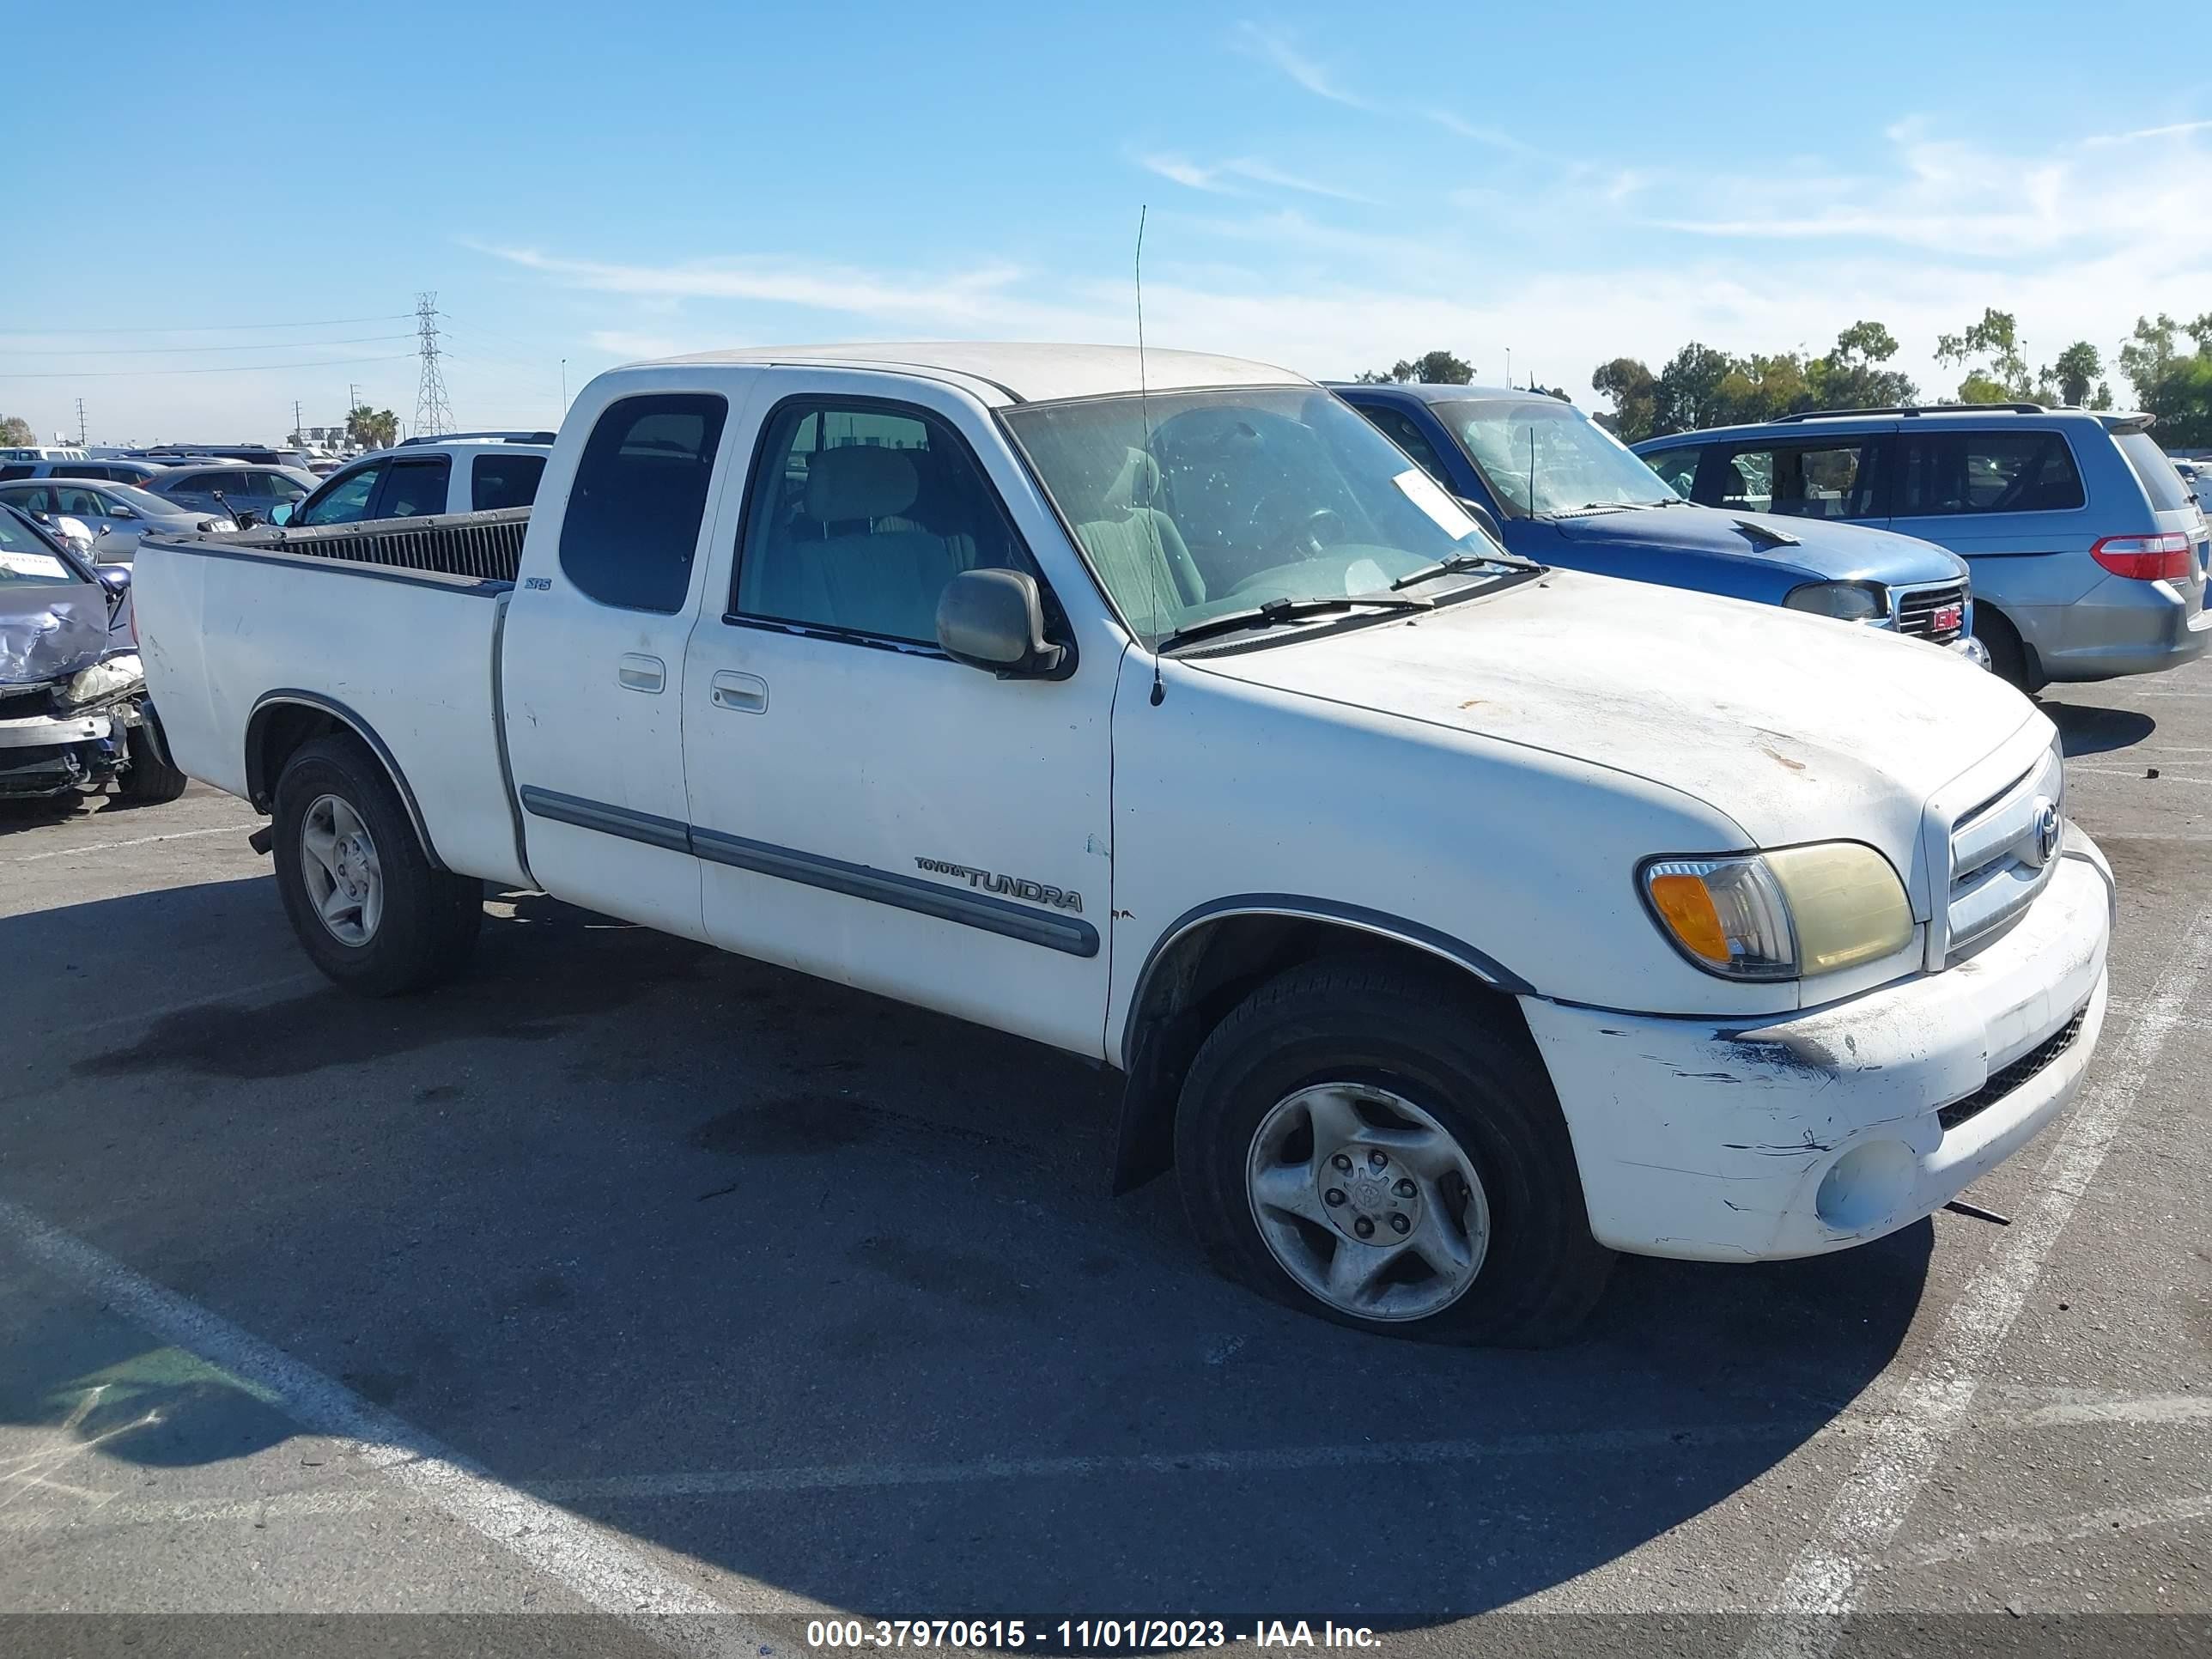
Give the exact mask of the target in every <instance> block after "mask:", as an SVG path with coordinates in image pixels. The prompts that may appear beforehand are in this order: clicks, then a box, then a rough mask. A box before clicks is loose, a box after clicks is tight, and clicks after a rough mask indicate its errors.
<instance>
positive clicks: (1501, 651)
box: [1190, 509, 2053, 874]
mask: <svg viewBox="0 0 2212 1659" xmlns="http://www.w3.org/2000/svg"><path fill="white" fill-rule="evenodd" d="M1668 511H1669V516H1672V509H1669V510H1668ZM1190 665H1191V666H1193V667H1197V668H1202V669H1204V670H1206V671H1208V672H1211V673H1215V674H1223V675H1229V676H1233V677H1234V678H1237V679H1239V680H1243V681H1245V682H1247V683H1249V684H1255V685H1264V686H1269V687H1273V688H1275V689H1277V690H1282V691H1287V692H1292V693H1296V694H1300V695H1303V696H1312V697H1318V698H1324V699H1327V700H1328V701H1330V702H1337V703H1342V704H1347V705H1351V706H1352V707H1355V708H1364V709H1376V710H1380V711H1383V712H1384V713H1387V714H1395V715H1397V716H1400V717H1401V718H1404V719H1407V720H1421V721H1425V722H1428V723H1430V724H1433V725H1437V726H1449V727H1454V728H1456V729H1458V730H1460V731H1462V732H1468V733H1470V734H1474V735H1475V736H1478V737H1481V738H1495V739H1498V740H1500V741H1504V742H1507V743H1514V744H1524V745H1528V746H1529V747H1533V748H1537V749H1541V750H1548V751H1550V752H1552V753H1553V754H1558V755H1564V756H1568V757H1572V758H1574V759H1577V760H1581V761H1586V762H1589V763H1595V764H1596V765H1599V766H1603V767H1607V768H1610V769H1613V770H1615V771H1619V772H1626V773H1630V774H1632V775H1636V776H1638V777H1641V778H1645V779H1649V780H1650V781H1652V782H1655V783H1658V784H1662V785H1664V786H1666V787H1669V788H1673V789H1675V790H1679V791H1680V792H1682V793H1686V794H1688V795H1691V796H1693V797H1695V798H1696V799H1699V800H1700V801H1702V802H1704V803H1705V805H1707V806H1708V807H1711V808H1712V809H1714V810H1716V811H1719V812H1721V813H1723V814H1724V815H1726V817H1729V819H1730V820H1732V821H1733V822H1734V823H1735V825H1736V826H1737V827H1738V828H1739V829H1741V831H1742V833H1743V837H1744V842H1743V844H1745V845H1747V846H1754V847H1784V846H1790V845H1792V844H1794V843H1796V842H1805V841H1815V840H1822V839H1826V838H1831V837H1845V838H1849V839H1851V840H1856V841H1864V842H1869V843H1870V844H1872V845H1874V846H1876V847H1879V848H1881V850H1882V851H1883V852H1884V853H1885V854H1888V855H1889V857H1890V858H1891V860H1892V861H1893V862H1894V863H1895V864H1896V866H1897V867H1898V869H1899V871H1901V872H1907V873H1908V874H1909V873H1910V872H1911V871H1912V870H1913V869H1914V867H1915V865H1916V863H1917V860H1916V857H1915V849H1916V847H1917V842H1918V841H1919V837H1920V829H1921V820H1922V814H1923V811H1924V810H1925V808H1926V806H1927V804H1928V802H1929V797H1930V796H1931V795H1932V794H1934V793H1935V792H1936V790H1937V789H1939V788H1941V787H1942V786H1943V785H1945V784H1947V783H1949V782H1951V781H1953V780H1954V779H1957V778H1959V777H1960V775H1961V774H1963V773H1965V772H1966V771H1967V770H1969V769H1972V768H1975V767H1977V766H1978V765H1980V764H1982V763H1985V762H1988V761H1990V757H1992V756H1993V755H1995V754H1996V752H1997V751H1998V750H2001V749H2004V748H2006V747H2007V746H2008V745H2018V746H2019V747H2020V749H2021V752H2022V753H2023V754H2026V755H2028V756H2029V758H2028V759H2024V760H2022V761H2021V769H2023V770H2024V769H2026V767H2027V764H2029V763H2031V761H2032V758H2033V756H2032V754H2030V751H2031V750H2034V749H2035V748H2036V746H2037V745H2038V744H2040V745H2045V746H2047V745H2048V744H2049V743H2050V742H2051V735H2052V731H2053V728H2052V727H2051V723H2050V721H2049V720H2046V719H2045V718H2044V716H2043V715H2042V714H2040V713H2039V711H2038V710H2037V709H2036V708H2035V707H2034V705H2033V704H2032V703H2030V702H2028V701H2027V699H2026V698H2025V697H2023V696H2021V695H2020V693H2019V692H2017V691H2015V690H2013V689H2012V688H2011V687H2010V686H2008V685H2007V684H2005V683H2004V682H2003V681H2002V680H2001V679H1999V678H1997V677H1996V675H1994V674H1990V673H1988V672H1986V671H1984V670H1982V669H1980V668H1978V667H1976V666H1974V665H1972V664H1971V663H1969V662H1967V661H1966V660H1965V659H1963V658H1961V657H1960V656H1959V655H1957V654H1956V653H1953V652H1950V651H1947V650H1945V649H1944V648H1943V647H1940V646H1936V645H1930V644H1928V643H1926V642H1924V641H1918V640H1910V639H1900V638H1899V637H1897V636H1895V635H1891V634H1888V633H1886V632H1884V631H1882V630H1880V629H1868V628H1861V627H1857V626H1855V625H1853V624H1850V623H1839V622H1832V621H1829V620H1827V619H1826V618H1822V617H1811V616H1806V615H1802V614H1801V613H1799V612H1796V611H1784V610H1782V609H1781V608H1779V607H1778V606H1774V605H1752V604H1748V603H1745V602H1742V601H1740V600H1735V599H1712V598H1709V597H1706V596H1705V595H1703V594H1697V593H1689V592H1681V591H1680V590H1677V589H1673V588H1663V587H1655V586H1650V584H1647V583H1641V582H1630V581H1622V580H1615V579H1613V578H1610V577H1604V576H1589V575H1583V574H1577V573H1575V572H1571V571H1553V573H1551V574H1548V575H1547V576H1544V577H1542V578H1541V579H1539V580H1531V581H1525V582H1523V583H1522V584H1520V585H1519V586H1514V587H1510V588H1507V589H1505V590H1504V591H1502V592H1497V593H1494V594H1491V595H1488V596H1486V597H1484V598H1481V599H1472V600H1467V601H1462V602H1460V603H1458V604H1455V605H1449V606H1446V607H1443V608H1440V609H1438V610H1437V611H1431V612H1429V613H1426V614H1425V615H1421V616H1418V617H1408V618H1407V619H1405V620H1402V621H1401V620H1396V619H1393V620H1392V621H1389V622H1387V623H1374V624H1370V625H1369V626H1366V627H1364V628H1356V629H1348V630H1346V631H1344V632H1341V633H1332V634H1328V635H1320V636H1314V637H1309V638H1305V639H1302V640H1297V641H1285V642H1283V643H1281V644H1279V645H1274V646H1271V647H1264V648H1261V649H1255V650H1248V651H1241V652H1237V653H1231V654H1225V655H1222V656H1217V657H1209V658H1203V659H1197V660H1194V661H1192V662H1191V663H1190ZM2031 728H2032V729H2031ZM1407 787H1409V788H1418V787H1419V781H1418V780H1410V779H1409V780H1407ZM1652 850H1653V851H1654V852H1663V851H1669V850H1672V851H1680V852H1714V851H1722V850H1725V849H1723V848H1672V849H1669V848H1653V849H1652Z"/></svg>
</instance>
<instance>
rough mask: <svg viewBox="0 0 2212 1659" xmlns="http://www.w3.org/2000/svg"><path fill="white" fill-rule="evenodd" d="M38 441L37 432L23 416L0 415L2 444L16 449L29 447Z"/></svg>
mask: <svg viewBox="0 0 2212 1659" xmlns="http://www.w3.org/2000/svg"><path fill="white" fill-rule="evenodd" d="M38 441H39V435H38V432H37V430H36V429H35V428H33V426H32V425H31V423H30V422H28V421H27V420H25V419H24V418H23V417H22V416H21V415H0V444H5V445H7V446H8V447H9V448H11V449H14V448H21V447H28V446H29V445H32V444H34V443H36V442H38Z"/></svg>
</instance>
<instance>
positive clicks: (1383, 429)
mask: <svg viewBox="0 0 2212 1659" xmlns="http://www.w3.org/2000/svg"><path fill="white" fill-rule="evenodd" d="M1352 407H1353V408H1355V409H1357V410H1358V411H1359V412H1360V413H1361V414H1362V415H1364V416H1366V417H1367V419H1368V422H1369V423H1370V425H1372V426H1373V427H1374V428H1375V429H1376V431H1377V432H1380V433H1381V434H1382V435H1383V436H1384V437H1386V438H1388V439H1389V441H1391V442H1392V443H1394V444H1395V445H1397V446H1398V447H1399V448H1401V449H1402V450H1404V451H1405V452H1406V453H1407V455H1408V456H1409V457H1411V458H1412V459H1413V463H1414V464H1415V465H1418V466H1419V468H1420V469H1421V471H1424V472H1425V473H1427V474H1428V475H1429V476H1430V477H1431V478H1434V479H1435V480H1436V481H1437V483H1440V484H1442V485H1443V487H1444V488H1445V489H1448V490H1451V491H1454V492H1456V491H1457V489H1458V488H1459V486H1457V485H1456V484H1455V483H1452V481H1451V474H1450V473H1449V472H1447V471H1445V470H1444V463H1443V457H1442V456H1441V455H1439V454H1437V452H1436V447H1435V446H1434V445H1432V444H1431V443H1430V442H1429V441H1428V439H1427V437H1426V436H1425V435H1423V433H1422V431H1421V428H1419V427H1418V426H1416V425H1414V424H1413V416H1410V415H1407V414H1403V413H1401V411H1399V410H1395V409H1376V408H1373V407H1371V406H1370V405H1368V404H1353V405H1352Z"/></svg>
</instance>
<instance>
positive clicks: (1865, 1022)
mask: <svg viewBox="0 0 2212 1659" xmlns="http://www.w3.org/2000/svg"><path fill="white" fill-rule="evenodd" d="M2060 859H2061V863H2060V866H2059V868H2058V870H2057V872H2056V873H2055V874H2054V875H2053V876H2052V878H2051V883H2050V885H2049V886H2048V887H2046V888H2045V890H2044V891H2043V893H2042V895H2041V896H2039V898H2038V899H2037V900H2036V901H2035V902H2034V904H2033V905H2032V906H2031V907H2030V908H2028V910H2027V913H2026V914H2025V915H2023V916H2022V917H2021V920H2020V921H2018V922H2017V923H2016V924H2015V926H2014V927H2012V929H2011V931H2010V932H2008V933H2005V934H2004V935H2003V936H2002V937H2001V938H2000V939H1997V940H1996V942H1995V943H1994V944H1992V945H1989V946H1988V947H1987V948H1985V949H1984V950H1982V951H1980V952H1978V954H1976V955H1975V956H1973V957H1970V958H1969V959H1967V960H1966V961H1964V962H1961V963H1956V964H1954V966H1952V967H1951V968H1949V969H1946V970H1944V971H1943V972H1942V973H1937V974H1918V975H1914V976H1912V977H1911V978H1910V979H1906V980H1902V981H1897V982H1896V983H1893V984H1891V985H1887V986H1884V987H1881V989H1879V990H1875V991H1871V992H1869V993H1867V994H1865V995H1863V996H1859V997H1854V998H1851V999H1850V1000H1845V1001H1843V1002H1836V1003H1831V1004H1829V1005H1828V1006H1826V1007H1822V1008H1816V1009H1813V1010H1809V1011H1808V1012H1800V1013H1796V1014H1790V1015H1785V1016H1784V1017H1782V1018H1774V1019H1765V1020H1753V1021H1744V1022H1731V1023H1729V1024H1715V1023H1714V1022H1712V1021H1711V1020H1702V1021H1701V1020H1690V1019H1678V1018H1652V1017H1648V1016H1643V1015H1635V1014H1619V1013H1609V1012H1604V1011H1602V1010H1598V1009H1590V1008H1579V1007H1570V1006H1563V1005H1561V1004H1559V1003H1553V1002H1546V1001H1543V1000H1541V999H1538V998H1534V997H1529V998H1524V999H1522V1008H1523V1009H1524V1010H1525V1011H1526V1012H1527V1015H1528V1025H1529V1029H1530V1030H1531V1031H1532V1032H1533V1033H1534V1036H1535V1039H1536V1042H1537V1046H1538V1047H1539V1048H1541V1050H1542V1053H1543V1055H1544V1060H1545V1063H1546V1065H1547V1066H1548V1067H1549V1068H1550V1071H1551V1074H1552V1080H1553V1085H1554V1086H1555V1087H1556V1088H1557V1090H1558V1091H1559V1104H1560V1107H1561V1109H1562V1110H1563V1112H1564V1113H1565V1116H1566V1120H1567V1128H1568V1131H1569V1133H1570V1134H1571V1137H1572V1139H1573V1141H1574V1147H1575V1156H1576V1159H1577V1163H1578V1164H1579V1165H1580V1167H1581V1171H1582V1180H1583V1198H1584V1200H1585V1202H1586V1203H1587V1205H1588V1206H1589V1220H1590V1231H1592V1232H1593V1233H1595V1235H1596V1237H1597V1238H1598V1239H1599V1241H1600V1242H1601V1243H1605V1244H1608V1245H1610V1246H1612V1247H1613V1249H1619V1250H1628V1251H1632V1252H1635V1253H1637V1254H1639V1255H1665V1256H1681V1257H1688V1258H1692V1259H1698V1260H1705V1261H1748V1260H1762V1259H1769V1258H1776V1257H1786V1256H1802V1255H1819V1254H1820V1253H1822V1252H1825V1251H1828V1250H1837V1249H1844V1248H1845V1247H1847V1246H1849V1245H1852V1244H1860V1243H1865V1242H1866V1241H1867V1240H1869V1239H1873V1238H1879V1237H1881V1236H1882V1235H1883V1234H1885V1233H1889V1232H1894V1231H1896V1230H1897V1229H1899V1228H1900V1227H1903V1226H1906V1225H1910V1224H1911V1223H1912V1222H1914V1221H1917V1220H1918V1219H1920V1218H1921V1217H1923V1216H1925V1215H1929V1214H1930V1213H1932V1212H1935V1211H1936V1210H1938V1209H1940V1208H1942V1206H1943V1205H1945V1204H1946V1203H1948V1201H1949V1200H1951V1199H1953V1198H1954V1197H1956V1196H1957V1195H1958V1194H1959V1193H1960V1191H1961V1190H1963V1189H1964V1188H1966V1186H1967V1185H1968V1184H1969V1183H1970V1182H1972V1181H1973V1180H1974V1179H1975V1178H1976V1177H1977V1176H1980V1175H1981V1174H1982V1173H1983V1172H1984V1171H1985V1170H1989V1169H1991V1168H1992V1167H1994V1166H1995V1165H1996V1164H1998V1163H2000V1162H2002V1160H2003V1159H2004V1158H2007V1157H2008V1156H2010V1155H2011V1154H2012V1153H2013V1152H2015V1151H2017V1150H2018V1149H2019V1148H2020V1147H2021V1146H2023V1145H2025V1144H2026V1143H2027V1140H2028V1139H2030V1138H2031V1137H2033V1135H2034V1133H2035V1132H2036V1131H2037V1130H2039V1129H2040V1128H2041V1127H2043V1126H2044V1125H2045V1123H2047V1122H2049V1121H2051V1119H2052V1118H2053V1117H2055V1116H2057V1114H2058V1113H2059V1112H2060V1111H2061V1110H2062V1109H2063V1108H2064V1107H2065V1105H2066V1103H2067V1102H2068V1101H2069V1100H2071V1099H2072V1098H2073V1097H2074V1093H2075V1090H2076V1089H2078V1088H2079V1087H2080V1085H2081V1078H2082V1076H2083V1074H2084V1073H2086V1072H2087V1068H2088V1065H2089V1060H2090V1056H2091V1055H2092V1054H2093V1053H2094V1052H2095V1050H2096V1046H2097V1038H2098V1036H2099V1033H2100V1030H2102V1028H2103V1025H2104V1019H2105V1002H2106V972H2105V952H2106V945H2107V943H2108V941H2109V939H2110V937H2111V932H2112V905H2113V888H2112V872H2111V870H2110V868H2109V866H2106V862H2105V859H2104V854H2101V853H2100V852H2099V851H2098V849H2097V847H2096V844H2095V843H2094V842H2092V841H2091V840H2090V839H2089V838H2088V837H2087V836H2086V835H2083V834H2082V833H2081V831H2080V830H2079V829H2075V828H2073V827H2071V826H2069V829H2068V830H2067V836H2066V841H2065V844H2064V846H2063V849H2062V851H2061V854H2060ZM2069 1031H2070V1032H2071V1036H2070V1037H2069V1035H2068V1033H2069ZM2008 1068H2010V1069H2008ZM2001 1073H2002V1075H2000V1074H2001ZM2023 1073H2024V1075H2023ZM1993 1080H1994V1083H1993ZM1947 1108H1949V1109H1951V1110H1950V1112H1949V1113H1948V1115H1950V1116H1951V1117H1952V1119H1953V1123H1952V1125H1951V1126H1950V1127H1946V1125H1945V1124H1944V1122H1943V1121H1942V1115H1939V1114H1942V1113H1943V1111H1944V1109H1947ZM1969 1114H1971V1115H1969Z"/></svg>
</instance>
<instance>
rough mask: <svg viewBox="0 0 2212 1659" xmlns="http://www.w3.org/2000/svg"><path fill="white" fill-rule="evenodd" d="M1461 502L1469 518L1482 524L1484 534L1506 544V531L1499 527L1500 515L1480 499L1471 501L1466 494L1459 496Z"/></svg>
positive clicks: (1501, 543)
mask: <svg viewBox="0 0 2212 1659" xmlns="http://www.w3.org/2000/svg"><path fill="white" fill-rule="evenodd" d="M1459 504H1460V507H1461V509H1462V511H1463V512H1465V513H1466V514H1467V516H1468V518H1470V519H1472V520H1474V521H1475V522H1476V523H1477V524H1479V525H1480V526H1482V533H1483V534H1484V535H1486V536H1487V537H1489V538H1490V539H1491V540H1492V541H1493V542H1497V543H1498V544H1500V545H1501V546H1502V545H1503V544H1504V541H1505V532H1504V531H1503V530H1501V529H1499V528H1498V515H1497V514H1496V513H1492V511H1491V510H1490V509H1489V508H1488V507H1485V506H1484V505H1483V504H1482V503H1481V502H1480V501H1469V500H1468V498H1467V497H1466V496H1464V495H1462V496H1461V497H1459Z"/></svg>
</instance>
